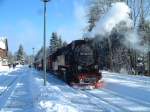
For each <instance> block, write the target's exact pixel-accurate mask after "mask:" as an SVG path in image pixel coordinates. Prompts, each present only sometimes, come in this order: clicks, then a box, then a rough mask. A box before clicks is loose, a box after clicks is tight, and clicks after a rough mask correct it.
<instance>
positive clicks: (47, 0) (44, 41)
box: [42, 0, 50, 86]
mask: <svg viewBox="0 0 150 112" xmlns="http://www.w3.org/2000/svg"><path fill="white" fill-rule="evenodd" d="M42 1H43V3H44V32H43V44H44V45H43V65H44V66H43V70H44V86H46V3H47V2H49V1H50V0H42Z"/></svg>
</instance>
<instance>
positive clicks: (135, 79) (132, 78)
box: [104, 73, 150, 88]
mask: <svg viewBox="0 0 150 112" xmlns="http://www.w3.org/2000/svg"><path fill="white" fill-rule="evenodd" d="M104 74H106V73H104ZM112 74H113V75H108V76H107V77H108V78H110V79H116V80H117V79H119V80H123V81H132V82H135V83H136V84H138V85H140V84H146V85H148V86H147V87H149V88H150V86H149V85H150V81H149V79H147V78H146V77H143V78H142V79H141V77H140V78H139V77H137V76H132V75H129V76H130V77H127V76H128V75H126V76H123V75H121V76H120V75H119V74H117V73H112ZM107 77H105V76H104V78H107Z"/></svg>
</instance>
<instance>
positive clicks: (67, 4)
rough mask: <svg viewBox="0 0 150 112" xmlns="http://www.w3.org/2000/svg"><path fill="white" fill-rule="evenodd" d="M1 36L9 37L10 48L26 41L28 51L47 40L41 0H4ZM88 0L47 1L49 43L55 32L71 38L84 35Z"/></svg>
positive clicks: (0, 8) (63, 37)
mask: <svg viewBox="0 0 150 112" xmlns="http://www.w3.org/2000/svg"><path fill="white" fill-rule="evenodd" d="M0 1H2V2H0V37H1V36H6V37H7V38H8V43H9V50H10V51H12V52H15V51H17V49H18V46H19V44H22V45H23V47H24V49H25V51H26V52H27V53H28V54H31V53H32V48H33V47H34V48H35V50H36V51H37V50H38V49H39V48H40V47H41V46H42V44H43V39H42V38H43V4H42V2H41V0H0ZM85 1H86V0H52V1H51V2H49V3H48V4H47V8H48V9H47V45H48V43H49V39H50V36H51V33H52V32H58V34H59V35H61V37H62V39H63V40H66V41H68V42H71V41H72V40H75V39H78V38H81V37H82V34H83V32H84V28H85V27H86V18H85V16H86V10H85V9H86V8H85Z"/></svg>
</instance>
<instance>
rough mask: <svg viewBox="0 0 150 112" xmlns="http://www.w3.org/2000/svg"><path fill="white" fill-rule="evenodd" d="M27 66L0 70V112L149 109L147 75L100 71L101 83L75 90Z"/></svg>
mask: <svg viewBox="0 0 150 112" xmlns="http://www.w3.org/2000/svg"><path fill="white" fill-rule="evenodd" d="M42 74H43V73H42V72H39V71H36V70H34V69H31V68H27V67H17V68H16V69H14V70H12V69H5V70H0V112H150V87H149V85H150V78H149V77H145V76H131V75H125V74H116V73H110V72H106V71H103V79H104V87H103V88H101V89H95V90H84V91H83V90H78V89H73V88H71V87H70V86H68V85H66V84H65V83H64V82H62V81H60V80H58V79H57V78H56V77H55V76H53V75H51V74H49V75H48V82H47V86H46V87H44V86H43V78H42V77H43V76H42Z"/></svg>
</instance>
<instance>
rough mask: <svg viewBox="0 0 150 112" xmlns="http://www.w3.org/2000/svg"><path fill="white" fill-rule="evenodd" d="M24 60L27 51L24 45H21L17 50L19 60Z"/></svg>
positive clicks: (21, 61) (22, 61)
mask: <svg viewBox="0 0 150 112" xmlns="http://www.w3.org/2000/svg"><path fill="white" fill-rule="evenodd" d="M24 60H25V52H24V49H23V46H22V45H20V46H19V49H18V51H17V61H19V62H20V63H21V64H23V63H24Z"/></svg>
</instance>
